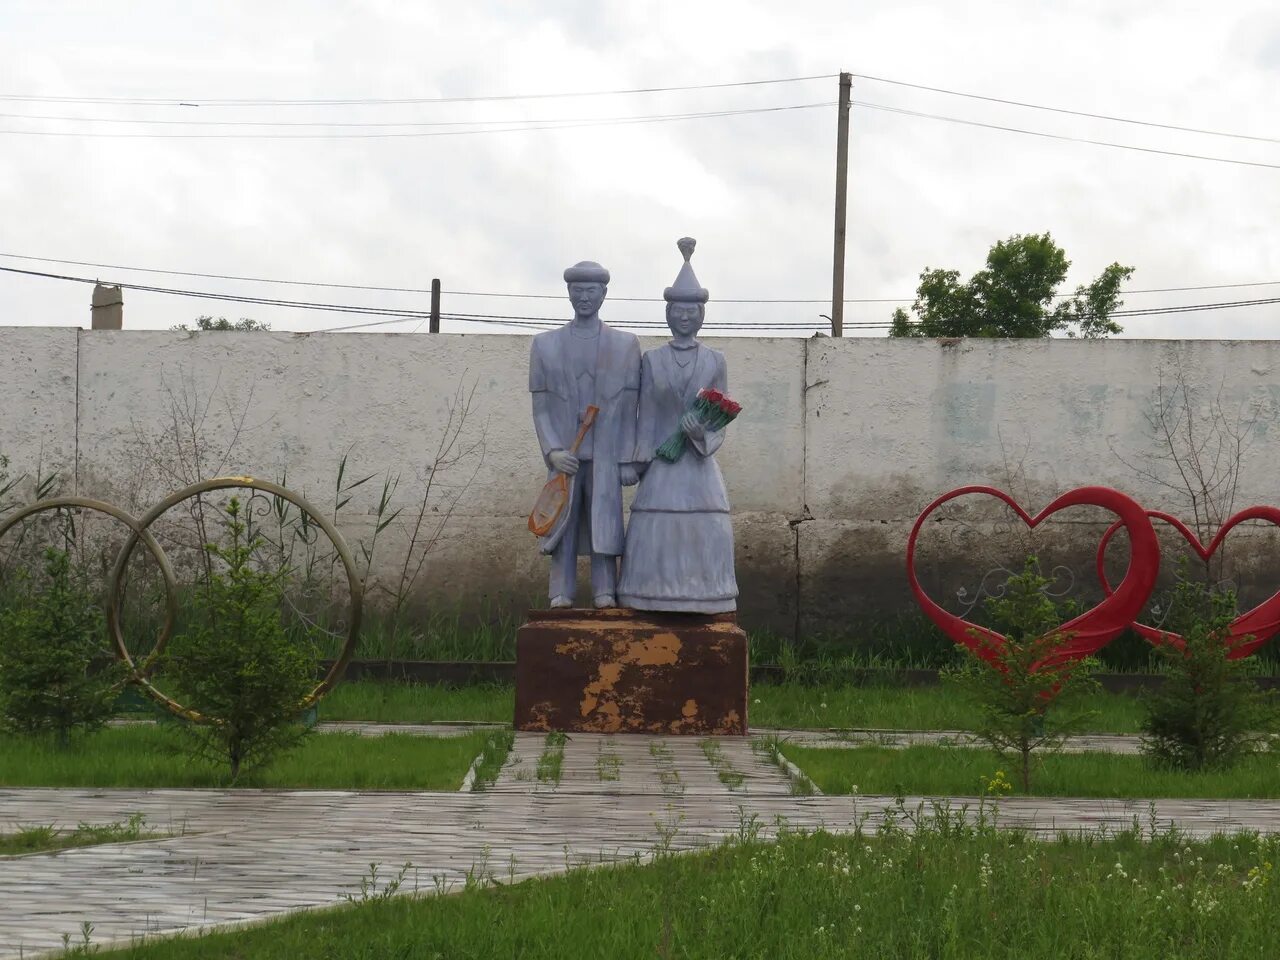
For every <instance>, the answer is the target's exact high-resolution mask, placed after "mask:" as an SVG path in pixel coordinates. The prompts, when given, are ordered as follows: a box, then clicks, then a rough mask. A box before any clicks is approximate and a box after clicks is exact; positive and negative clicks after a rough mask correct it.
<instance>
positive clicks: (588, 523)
mask: <svg viewBox="0 0 1280 960" xmlns="http://www.w3.org/2000/svg"><path fill="white" fill-rule="evenodd" d="M564 280H565V283H566V284H567V285H568V287H569V302H570V303H571V304H572V305H573V314H574V316H573V320H571V321H570V322H569V323H567V324H565V325H564V326H563V327H560V328H559V329H558V330H548V331H546V332H545V333H540V334H538V335H537V336H535V337H534V338H533V347H532V348H531V350H530V354H529V390H530V392H531V393H532V394H533V424H534V427H535V428H536V429H537V431H538V443H539V444H541V446H542V456H543V459H545V460H546V462H547V468H548V470H549V471H550V472H551V474H555V473H564V474H568V475H569V476H570V477H572V478H573V479H572V483H571V486H570V491H569V502H568V503H567V504H566V505H565V508H564V513H563V514H562V515H561V518H560V522H558V523H556V525H555V527H553V528H552V530H551V532H550V533H549V534H547V536H545V537H543V538H542V540H541V542H540V544H539V546H540V548H541V550H542V552H543V553H549V554H551V586H550V590H549V591H548V592H549V595H550V598H551V606H552V607H571V606H573V603H574V595H575V594H576V593H577V579H578V577H577V570H578V556H579V555H580V554H589V555H590V556H591V593H592V599H593V601H594V603H595V605H596V606H597V607H613V606H616V605H617V602H618V601H617V593H618V558H619V557H620V556H621V555H622V545H623V529H622V488H623V487H624V486H631V485H633V484H634V483H636V481H637V479H638V475H637V473H636V465H635V464H634V463H633V462H632V460H633V457H634V456H635V446H636V417H637V413H638V397H639V392H640V341H639V340H638V339H637V338H636V336H635V334H632V333H623V332H622V331H620V330H614V329H611V328H610V327H607V326H605V325H604V323H603V322H601V320H600V307H601V305H602V304H603V303H604V298H605V293H606V292H607V290H608V286H609V271H608V270H606V269H605V268H604V267H602V266H600V264H598V263H594V262H592V261H589V260H585V261H583V262H582V263H576V264H574V265H573V266H572V267H570V268H569V269H567V270H566V271H565V272H564ZM593 405H594V406H596V407H598V408H599V413H597V414H596V419H595V424H594V426H592V428H591V429H590V430H588V431H587V435H586V437H585V439H584V440H583V441H582V444H581V446H579V448H578V452H577V455H576V456H575V455H573V454H571V453H569V447H571V446H572V445H573V440H574V437H575V436H576V435H577V433H578V428H579V426H580V425H581V424H582V421H583V418H584V417H585V415H586V412H587V407H589V406H593ZM564 514H567V516H565V515H564Z"/></svg>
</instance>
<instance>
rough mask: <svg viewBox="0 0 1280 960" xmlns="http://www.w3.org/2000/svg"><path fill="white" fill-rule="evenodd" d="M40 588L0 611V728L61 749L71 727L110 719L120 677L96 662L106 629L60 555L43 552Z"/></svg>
mask: <svg viewBox="0 0 1280 960" xmlns="http://www.w3.org/2000/svg"><path fill="white" fill-rule="evenodd" d="M45 574H46V582H45V583H44V584H43V586H42V587H41V588H39V589H36V590H34V591H33V592H29V593H27V592H19V593H17V594H16V595H13V596H11V597H10V598H9V599H8V601H7V602H6V605H5V609H4V610H3V611H0V722H3V724H4V726H6V727H8V728H9V729H11V730H16V731H18V732H19V733H26V734H38V733H47V732H51V733H53V734H54V735H55V736H56V737H57V740H58V743H59V744H61V745H63V746H65V745H66V744H67V743H68V742H69V740H70V737H71V733H72V732H73V731H74V730H76V729H83V730H92V729H96V728H97V727H100V726H102V724H103V723H105V722H106V720H107V719H108V718H109V717H110V716H111V714H112V711H113V709H114V705H115V700H116V689H115V685H116V683H117V681H119V679H120V676H121V672H120V668H119V666H118V665H116V664H111V665H103V664H101V663H95V661H98V660H100V659H101V657H102V654H103V649H104V644H103V639H104V637H105V634H106V627H105V622H104V617H103V612H102V609H101V607H100V606H99V604H98V603H97V602H96V601H95V599H94V597H93V596H92V595H91V594H90V593H89V591H88V590H86V589H85V588H84V586H83V585H82V584H80V583H78V582H76V580H75V578H74V577H73V575H72V571H71V561H70V559H69V558H68V557H67V554H66V553H64V552H62V551H60V550H48V551H46V552H45Z"/></svg>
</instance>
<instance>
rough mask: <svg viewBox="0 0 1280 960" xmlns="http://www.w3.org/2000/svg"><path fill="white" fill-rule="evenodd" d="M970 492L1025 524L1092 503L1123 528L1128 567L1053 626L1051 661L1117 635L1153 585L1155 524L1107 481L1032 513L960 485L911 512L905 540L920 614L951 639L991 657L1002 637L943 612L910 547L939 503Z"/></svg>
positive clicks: (1089, 650)
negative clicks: (1099, 596) (1088, 604)
mask: <svg viewBox="0 0 1280 960" xmlns="http://www.w3.org/2000/svg"><path fill="white" fill-rule="evenodd" d="M969 494H982V495H983V496H988V497H995V498H996V499H997V500H1002V501H1003V502H1004V503H1005V504H1007V505H1008V506H1009V508H1010V509H1011V510H1013V512H1014V513H1016V514H1017V515H1018V517H1019V518H1021V520H1022V522H1023V523H1025V524H1026V525H1027V527H1028V528H1030V529H1034V528H1035V527H1037V526H1039V525H1040V524H1041V523H1043V522H1044V521H1045V520H1047V519H1048V518H1049V517H1051V516H1053V515H1054V514H1056V513H1058V512H1059V511H1061V510H1065V509H1067V508H1068V507H1079V506H1093V507H1102V508H1103V509H1104V510H1109V511H1110V512H1111V513H1114V514H1115V515H1116V516H1117V517H1118V518H1119V519H1118V520H1117V521H1116V524H1115V525H1114V526H1115V528H1116V529H1118V528H1119V527H1124V528H1125V529H1126V530H1127V531H1128V534H1129V544H1130V554H1129V568H1128V569H1127V570H1126V571H1125V575H1124V579H1123V580H1121V581H1120V585H1119V586H1118V587H1117V588H1116V589H1115V590H1113V591H1111V592H1110V593H1108V595H1107V596H1106V597H1105V598H1104V599H1103V600H1102V601H1101V602H1100V603H1099V604H1098V605H1097V606H1095V607H1093V608H1092V609H1090V610H1087V611H1085V612H1084V613H1082V614H1081V615H1080V616H1078V617H1076V618H1074V619H1072V620H1069V621H1067V622H1066V623H1064V624H1063V625H1062V626H1061V627H1059V628H1058V631H1056V632H1059V633H1061V634H1062V635H1063V637H1064V639H1063V642H1062V643H1061V644H1060V645H1059V646H1058V647H1057V648H1056V649H1055V651H1054V653H1053V655H1052V657H1051V658H1050V662H1052V663H1054V664H1059V663H1066V662H1070V661H1074V660H1080V659H1083V658H1085V657H1088V656H1092V655H1093V654H1095V653H1097V652H1098V651H1099V650H1101V649H1102V648H1103V647H1105V646H1106V645H1107V644H1108V643H1110V642H1111V641H1112V640H1114V639H1115V638H1116V637H1118V636H1119V635H1120V634H1121V633H1122V632H1123V631H1124V630H1125V629H1126V628H1127V627H1128V626H1129V625H1130V624H1131V623H1132V622H1133V619H1134V617H1136V616H1137V615H1138V614H1139V613H1140V612H1141V611H1142V608H1143V606H1144V605H1145V604H1146V602H1147V599H1148V598H1149V597H1150V596H1151V591H1152V590H1153V589H1154V588H1155V584H1156V575H1157V574H1158V573H1159V571H1160V544H1159V542H1158V541H1157V540H1156V532H1155V528H1154V527H1153V526H1152V525H1151V519H1150V517H1148V516H1147V511H1146V510H1144V509H1143V507H1142V505H1141V504H1139V503H1138V502H1137V501H1136V500H1134V499H1133V498H1132V497H1130V496H1128V495H1127V494H1124V493H1121V492H1120V491H1119V490H1113V489H1111V488H1110V487H1078V488H1076V489H1075V490H1068V491H1067V492H1066V493H1064V494H1062V495H1061V496H1060V497H1058V498H1057V499H1056V500H1054V501H1053V502H1052V503H1050V504H1049V505H1048V506H1047V507H1045V508H1044V509H1043V510H1041V511H1040V512H1039V513H1037V514H1036V515H1035V516H1031V515H1030V514H1029V513H1027V511H1026V510H1024V509H1023V508H1022V507H1021V506H1020V505H1019V504H1018V502H1017V501H1016V500H1014V499H1013V497H1011V496H1010V495H1009V494H1007V493H1005V492H1004V491H1003V490H998V489H996V488H995V487H987V486H967V487H959V488H957V489H955V490H952V491H951V492H950V493H944V494H943V495H942V496H940V497H938V499H936V500H934V501H933V503H931V504H929V506H927V507H925V508H924V512H922V513H921V514H920V516H919V517H917V518H916V522H915V525H914V526H912V528H911V536H910V538H909V539H908V540H907V580H908V582H909V583H910V584H911V592H912V593H914V594H915V597H916V600H917V601H918V602H919V604H920V606H921V608H922V609H923V610H924V612H925V615H926V616H927V617H928V618H929V619H930V620H932V621H933V622H934V623H935V624H937V626H938V628H939V629H940V630H941V631H942V632H943V633H944V634H946V635H947V636H948V637H950V638H951V639H952V640H953V641H955V642H956V643H959V644H963V645H964V646H966V647H968V648H969V649H970V650H971V651H973V652H974V653H975V654H977V655H978V656H980V657H982V658H983V659H985V660H987V661H988V662H992V661H994V659H995V657H994V655H995V653H996V652H997V651H999V650H1000V649H1002V648H1003V645H1004V644H1005V643H1006V642H1007V641H1006V638H1005V637H1004V635H1003V634H1000V633H997V632H996V631H994V630H990V629H988V628H986V627H980V626H978V625H977V624H975V623H970V622H969V621H968V620H965V619H963V618H962V617H957V616H956V615H955V614H952V613H948V612H947V611H946V610H944V609H943V608H942V607H941V606H939V605H938V604H937V603H935V602H934V601H933V599H932V598H930V597H929V595H928V594H927V593H925V591H924V588H923V587H921V586H920V581H919V579H918V578H917V576H916V569H915V552H916V540H917V538H918V537H919V535H920V528H921V527H923V526H924V522H925V521H926V520H927V519H928V518H929V517H930V515H932V514H933V512H934V511H935V510H937V509H938V508H939V507H941V506H942V505H943V504H944V503H948V502H950V501H952V500H955V499H956V498H957V497H963V496H968V495H969Z"/></svg>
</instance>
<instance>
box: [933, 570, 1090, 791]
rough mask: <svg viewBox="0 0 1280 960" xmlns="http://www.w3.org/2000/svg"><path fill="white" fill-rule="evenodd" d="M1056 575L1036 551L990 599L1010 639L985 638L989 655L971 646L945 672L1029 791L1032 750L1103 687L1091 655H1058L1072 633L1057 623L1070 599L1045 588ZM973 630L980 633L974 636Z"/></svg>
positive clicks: (1082, 713)
mask: <svg viewBox="0 0 1280 960" xmlns="http://www.w3.org/2000/svg"><path fill="white" fill-rule="evenodd" d="M1049 584H1050V581H1049V580H1047V579H1046V578H1045V577H1044V576H1042V575H1041V573H1040V565H1039V563H1038V561H1037V560H1036V558H1035V557H1028V558H1027V561H1026V564H1025V565H1024V567H1023V569H1022V572H1021V573H1019V574H1014V575H1013V576H1011V577H1010V578H1009V579H1008V580H1007V581H1006V584H1005V591H1004V594H1003V595H1002V596H999V597H992V598H989V599H988V600H987V601H986V603H985V605H984V606H985V609H986V611H987V614H988V615H989V616H990V618H991V620H992V624H993V626H994V627H995V629H996V630H999V631H1000V632H1002V633H1003V634H1004V635H1005V642H1004V643H997V642H994V641H989V640H986V639H985V638H983V649H984V650H985V651H986V652H987V657H989V659H988V658H987V657H984V656H981V655H979V653H978V652H977V651H975V650H972V649H970V648H969V647H965V648H964V651H965V657H964V661H963V663H962V664H961V665H960V666H959V667H955V668H951V669H950V670H947V671H945V672H944V678H945V679H946V680H947V682H948V683H950V684H951V685H953V686H954V687H956V688H958V689H959V690H960V692H961V693H962V695H964V696H965V697H966V698H967V699H969V700H970V701H971V702H972V703H973V704H974V706H975V707H976V709H977V713H978V715H979V718H980V719H979V722H978V726H977V728H976V730H975V732H976V733H977V735H978V736H979V737H980V738H982V739H983V740H985V741H986V742H987V743H988V744H990V745H991V747H992V749H994V750H995V751H997V752H998V753H1000V754H1003V755H1006V756H1012V757H1013V758H1015V760H1016V762H1017V764H1018V770H1019V778H1020V780H1021V783H1022V789H1023V791H1024V792H1028V791H1030V789H1031V755H1032V754H1033V753H1034V752H1035V751H1037V750H1055V749H1058V748H1059V747H1061V745H1062V741H1063V740H1064V739H1065V738H1066V737H1067V736H1069V735H1070V734H1072V733H1075V732H1077V731H1078V730H1079V729H1080V728H1081V726H1082V725H1083V724H1084V722H1085V721H1087V720H1088V718H1089V716H1090V711H1089V710H1087V709H1086V708H1085V703H1084V701H1085V698H1086V697H1087V695H1088V694H1091V693H1093V692H1095V691H1096V690H1097V683H1096V681H1094V680H1093V679H1091V677H1090V673H1091V671H1092V668H1093V661H1091V660H1077V661H1072V662H1061V661H1058V660H1057V659H1056V658H1055V656H1054V654H1055V651H1056V650H1057V648H1058V647H1059V646H1060V645H1061V644H1062V643H1063V642H1065V641H1066V640H1068V639H1070V634H1066V633H1063V632H1062V631H1060V630H1059V629H1058V628H1059V627H1060V626H1061V625H1062V623H1063V621H1064V620H1065V619H1067V618H1068V617H1069V616H1070V615H1071V611H1072V609H1073V608H1072V605H1070V604H1067V605H1064V606H1063V607H1060V606H1059V605H1058V604H1057V603H1055V602H1054V600H1053V598H1051V597H1050V596H1048V595H1047V594H1046V593H1045V588H1046V587H1047V586H1049ZM975 636H978V635H977V634H975Z"/></svg>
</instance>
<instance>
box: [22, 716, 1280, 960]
mask: <svg viewBox="0 0 1280 960" xmlns="http://www.w3.org/2000/svg"><path fill="white" fill-rule="evenodd" d="M381 729H382V728H378V727H374V726H369V725H361V730H362V732H367V733H376V732H378V731H379V730H381ZM555 753H556V750H555V749H554V748H552V749H550V750H549V749H548V744H547V742H546V738H545V737H543V736H541V735H531V734H517V737H516V744H515V748H514V750H513V751H512V755H511V758H510V760H509V762H508V764H507V765H506V766H505V767H504V769H503V771H502V773H501V775H500V776H499V779H498V782H497V783H496V784H495V785H494V787H493V789H491V790H490V791H488V792H485V793H445V794H442V793H353V792H345V791H259V790H236V791H227V790H147V791H138V790H65V789H63V790H41V789H21V790H0V824H3V825H4V828H5V829H9V828H11V827H12V826H13V825H15V824H49V823H53V824H57V825H59V826H67V827H70V826H74V825H75V824H76V823H77V822H80V821H88V822H96V823H106V822H113V821H120V820H124V819H125V818H127V817H128V816H129V815H130V814H133V813H135V812H140V813H142V814H143V815H144V816H145V817H146V821H147V824H148V826H149V827H150V828H151V829H153V830H160V831H171V832H173V833H174V834H175V835H174V836H171V837H169V838H168V839H163V840H154V841H143V842H137V843H130V844H113V845H107V846H99V847H88V848H83V849H80V850H72V851H66V852H63V853H59V854H41V855H36V856H30V857H24V858H20V859H11V860H0V958H5V960H8V958H17V957H19V956H24V957H27V958H30V957H32V956H33V955H34V954H36V953H38V952H39V951H41V950H49V949H55V948H58V947H60V945H61V942H62V939H61V938H62V934H64V933H67V934H70V935H71V936H72V937H73V938H78V936H79V931H80V928H81V924H82V923H84V922H86V921H87V922H90V923H92V924H93V928H94V932H93V942H94V943H106V942H110V941H119V940H126V941H127V940H128V939H130V938H134V937H139V936H143V935H145V934H153V933H165V932H169V933H171V932H174V931H178V930H182V929H194V928H201V927H206V926H209V925H215V924H225V923H231V922H235V921H245V920H256V919H261V918H264V917H268V916H271V915H277V914H282V913H285V912H288V911H292V910H297V909H302V908H306V907H316V906H325V905H332V904H335V903H339V902H341V901H342V899H343V897H344V896H347V895H355V896H357V897H358V895H359V890H360V882H361V879H362V877H364V878H367V877H368V875H369V864H370V863H376V864H378V875H379V880H378V885H379V886H380V885H381V884H382V882H384V881H385V880H386V879H387V878H388V877H393V876H395V875H396V874H398V873H399V871H400V868H401V867H402V866H403V865H404V864H405V863H411V864H412V866H411V867H410V868H409V869H408V870H407V871H406V874H405V878H404V884H403V887H402V889H403V890H406V891H415V890H416V891H418V892H427V893H429V892H438V891H442V890H448V889H457V887H458V886H459V885H461V884H462V883H463V882H464V880H465V878H466V876H467V875H468V873H475V872H481V873H484V872H487V873H491V874H492V875H494V876H496V877H498V878H501V879H507V878H514V879H521V878H524V877H528V876H532V875H536V874H545V873H550V872H556V871H561V870H564V869H565V868H566V867H568V866H571V865H579V864H586V863H599V862H609V861H617V860H621V859H627V858H631V857H635V856H639V857H645V856H648V855H651V854H652V852H653V851H654V849H655V847H657V846H659V845H663V844H667V845H669V846H670V847H672V848H674V849H690V848H694V847H697V846H702V845H706V844H709V843H714V842H716V841H718V840H720V839H722V838H724V837H726V836H732V835H737V834H739V833H741V832H743V831H752V830H756V829H758V830H759V831H760V834H761V835H762V836H771V835H773V833H774V832H775V831H776V828H777V824H778V823H779V822H785V823H786V825H787V826H789V827H791V828H817V827H824V828H826V829H829V830H850V829H852V828H853V827H854V826H855V825H856V824H858V823H863V824H864V829H867V830H871V831H874V830H875V829H876V828H877V826H878V824H880V823H881V822H882V821H883V818H884V816H885V814H886V811H889V812H890V815H892V811H893V809H894V807H895V803H896V801H894V800H893V799H892V798H888V797H868V796H862V797H826V796H817V797H798V796H792V795H791V793H790V784H789V781H788V779H787V777H786V776H785V774H784V773H783V772H782V771H780V770H778V769H777V768H776V767H774V766H773V765H772V764H771V763H770V761H769V760H768V757H767V755H766V754H765V753H763V752H761V751H760V750H759V747H758V745H757V744H755V743H754V742H753V741H751V740H741V739H723V740H716V741H712V742H711V744H710V745H709V746H704V744H703V742H702V741H699V740H697V739H695V738H680V737H642V736H619V737H611V736H600V735H592V734H573V735H570V736H569V737H568V738H567V739H566V741H565V743H564V744H563V747H562V753H561V756H560V758H559V781H558V783H557V782H556V780H555V776H554V768H555V766H556V762H555ZM540 768H541V777H540V776H539V770H540ZM905 802H906V806H907V807H908V809H914V808H915V807H916V805H917V804H918V803H921V802H925V803H927V802H929V801H928V800H927V799H925V798H916V797H909V798H907V799H906V801H905ZM965 802H969V803H971V804H975V805H976V801H975V800H972V799H970V800H968V801H966V800H964V799H963V798H962V799H954V798H953V800H952V803H953V804H960V803H965ZM1156 816H1157V817H1158V819H1159V820H1160V822H1161V824H1162V825H1167V823H1168V822H1169V821H1171V820H1172V821H1175V822H1177V823H1178V825H1179V826H1180V827H1181V828H1183V829H1184V830H1186V831H1187V832H1188V833H1190V834H1193V835H1207V834H1209V833H1213V832H1217V831H1224V830H1228V831H1229V830H1242V829H1251V830H1263V831H1280V801H1200V800H1191V801H1178V800H1166V801H1160V802H1159V803H1158V804H1157V811H1156ZM1135 819H1136V820H1138V821H1139V822H1140V823H1142V824H1144V825H1145V824H1146V823H1147V820H1148V804H1147V802H1146V801H1108V800H1072V799H1041V798H1022V799H1013V798H1011V799H1005V800H1002V801H1001V803H1000V820H1001V822H1003V823H1004V824H1006V825H1009V826H1018V827H1024V828H1027V829H1032V830H1035V831H1039V832H1042V833H1045V834H1052V833H1054V832H1056V831H1058V830H1070V829H1082V828H1083V829H1096V828H1099V827H1110V828H1115V829H1121V828H1127V827H1130V826H1131V825H1132V824H1133V822H1134V820H1135Z"/></svg>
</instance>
